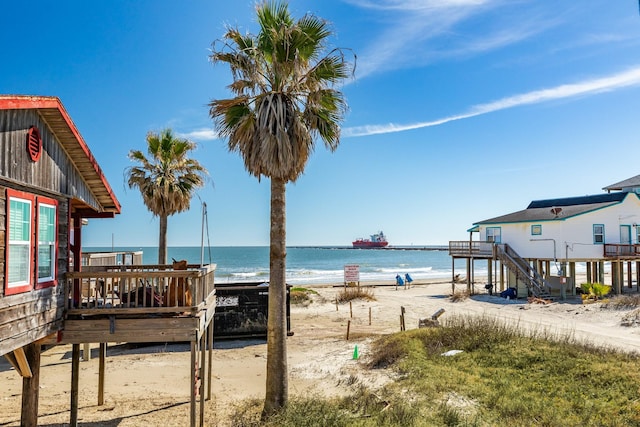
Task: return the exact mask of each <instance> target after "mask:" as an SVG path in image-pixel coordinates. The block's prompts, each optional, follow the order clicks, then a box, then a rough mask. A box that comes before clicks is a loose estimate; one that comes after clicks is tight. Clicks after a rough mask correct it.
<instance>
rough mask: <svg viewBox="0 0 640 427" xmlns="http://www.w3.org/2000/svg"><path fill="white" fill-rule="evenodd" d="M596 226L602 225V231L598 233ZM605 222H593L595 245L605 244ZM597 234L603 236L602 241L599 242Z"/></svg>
mask: <svg viewBox="0 0 640 427" xmlns="http://www.w3.org/2000/svg"><path fill="white" fill-rule="evenodd" d="M596 227H602V232H601V233H596ZM604 231H605V230H604V224H593V244H594V245H604V241H605V233H604ZM597 236H602V241H601V242H598V239H597Z"/></svg>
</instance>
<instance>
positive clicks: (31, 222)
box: [4, 188, 60, 296]
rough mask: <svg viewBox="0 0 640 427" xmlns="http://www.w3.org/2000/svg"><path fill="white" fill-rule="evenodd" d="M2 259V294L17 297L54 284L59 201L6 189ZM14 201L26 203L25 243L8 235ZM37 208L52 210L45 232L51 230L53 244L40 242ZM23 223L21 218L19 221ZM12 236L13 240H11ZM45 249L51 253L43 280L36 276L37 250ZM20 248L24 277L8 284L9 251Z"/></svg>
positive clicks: (38, 209)
mask: <svg viewBox="0 0 640 427" xmlns="http://www.w3.org/2000/svg"><path fill="white" fill-rule="evenodd" d="M5 197H6V200H5V215H6V217H5V227H6V231H5V259H4V277H5V280H4V295H7V296H8V295H17V294H22V293H25V292H29V291H32V290H34V289H43V288H48V287H51V286H57V285H58V250H59V245H60V241H59V235H58V227H59V223H58V221H59V217H60V209H59V208H60V202H59V201H58V200H56V199H52V198H50V197H45V196H37V195H35V194H32V193H28V192H25V191H19V190H15V189H12V188H7V189H6V193H5ZM14 201H17V202H20V203H26V204H28V206H29V212H28V231H27V233H28V240H16V239H15V237H16V236H14V235H12V230H11V226H12V219H11V217H12V214H11V204H12V202H14ZM41 208H52V209H53V219H52V221H53V223H47V225H46V227H45V230H47V231H50V229H51V228H53V235H52V236H53V241H49V240H47V241H43V242H41V241H40V238H41V231H40V221H41V219H42V218H41V217H44V215H41ZM22 220H23V221H24V218H23V219H22ZM12 237H13V240H12ZM43 245H44V246H47V247H49V251H50V252H51V259H50V265H49V267H50V271H51V275H50V276H47V277H40V276H39V270H40V268H39V267H40V264H39V261H40V260H39V258H40V252H39V251H40V249H41V247H43ZM20 246H22V247H24V248H26V249H27V251H26V255H24V256H23V257H22V258H21V259H20V260H18V261H25V262H26V270H27V274H26V278H25V279H23V280H19V281H16V282H14V283H13V284H12V283H9V271H10V268H11V267H12V265H13V264H14V262H15V261H14V262H11V260H10V258H11V253H12V248H16V247H20Z"/></svg>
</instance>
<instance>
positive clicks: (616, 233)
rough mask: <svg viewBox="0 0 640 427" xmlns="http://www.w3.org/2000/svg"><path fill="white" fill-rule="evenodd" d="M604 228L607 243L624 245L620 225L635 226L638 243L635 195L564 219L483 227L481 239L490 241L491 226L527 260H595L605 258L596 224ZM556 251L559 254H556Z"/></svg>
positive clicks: (638, 216) (638, 203) (633, 233)
mask: <svg viewBox="0 0 640 427" xmlns="http://www.w3.org/2000/svg"><path fill="white" fill-rule="evenodd" d="M594 224H603V225H604V231H605V235H604V239H605V243H612V244H619V243H620V226H621V225H629V226H631V243H633V244H640V242H638V241H637V238H636V235H637V231H636V224H640V200H639V199H638V198H637V197H635V196H634V195H633V194H630V195H629V196H627V197H626V198H625V199H624V200H623V201H622V202H621V203H618V204H616V205H613V206H610V207H607V208H603V209H599V210H596V211H592V212H589V213H586V214H582V215H577V216H574V217H571V218H565V219H562V217H560V218H559V219H557V220H553V221H535V222H520V223H503V224H480V233H479V234H480V240H481V241H485V240H486V229H487V227H500V228H501V242H502V243H507V244H508V245H509V246H511V247H512V248H513V249H514V250H515V251H516V252H518V254H520V256H522V257H523V258H536V259H554V256H555V258H556V259H558V260H559V261H563V260H565V259H567V260H569V261H571V260H572V259H589V258H591V259H593V258H602V257H603V255H604V245H603V244H594V242H593V225H594ZM532 225H541V226H542V234H540V235H532V234H531V226H532ZM554 251H555V253H554Z"/></svg>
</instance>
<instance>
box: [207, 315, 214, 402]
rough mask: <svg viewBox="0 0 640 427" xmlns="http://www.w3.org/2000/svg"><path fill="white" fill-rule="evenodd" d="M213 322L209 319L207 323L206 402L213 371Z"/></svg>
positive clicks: (209, 398) (208, 396)
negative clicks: (207, 364)
mask: <svg viewBox="0 0 640 427" xmlns="http://www.w3.org/2000/svg"><path fill="white" fill-rule="evenodd" d="M213 322H214V320H213V319H211V323H209V329H208V331H209V373H208V374H207V377H208V379H207V400H211V378H212V374H211V372H212V371H213Z"/></svg>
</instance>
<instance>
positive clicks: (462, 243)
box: [449, 240, 494, 259]
mask: <svg viewBox="0 0 640 427" xmlns="http://www.w3.org/2000/svg"><path fill="white" fill-rule="evenodd" d="M449 255H450V256H452V257H453V258H486V259H493V258H494V244H493V242H479V241H469V240H459V241H450V242H449Z"/></svg>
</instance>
